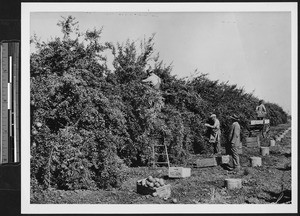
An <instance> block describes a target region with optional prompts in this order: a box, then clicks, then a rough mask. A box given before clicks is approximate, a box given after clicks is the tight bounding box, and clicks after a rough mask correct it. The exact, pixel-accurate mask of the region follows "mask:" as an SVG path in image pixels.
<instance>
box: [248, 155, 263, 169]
mask: <svg viewBox="0 0 300 216" xmlns="http://www.w3.org/2000/svg"><path fill="white" fill-rule="evenodd" d="M250 161H251V166H252V167H257V166H261V158H260V157H250Z"/></svg>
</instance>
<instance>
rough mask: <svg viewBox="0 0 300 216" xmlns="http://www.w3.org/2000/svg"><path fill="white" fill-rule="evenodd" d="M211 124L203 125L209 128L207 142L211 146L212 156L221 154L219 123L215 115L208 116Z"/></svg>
mask: <svg viewBox="0 0 300 216" xmlns="http://www.w3.org/2000/svg"><path fill="white" fill-rule="evenodd" d="M210 118H211V120H212V123H213V124H208V123H205V126H206V127H209V128H210V129H211V130H210V133H209V142H210V143H212V144H213V148H214V154H221V151H220V148H221V141H220V140H221V129H220V121H219V119H217V116H216V114H212V115H211V116H210Z"/></svg>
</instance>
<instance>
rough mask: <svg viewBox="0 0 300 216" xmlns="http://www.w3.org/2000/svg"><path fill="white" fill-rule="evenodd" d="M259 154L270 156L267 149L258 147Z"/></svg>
mask: <svg viewBox="0 0 300 216" xmlns="http://www.w3.org/2000/svg"><path fill="white" fill-rule="evenodd" d="M260 153H261V155H262V156H266V155H269V154H270V149H269V147H260Z"/></svg>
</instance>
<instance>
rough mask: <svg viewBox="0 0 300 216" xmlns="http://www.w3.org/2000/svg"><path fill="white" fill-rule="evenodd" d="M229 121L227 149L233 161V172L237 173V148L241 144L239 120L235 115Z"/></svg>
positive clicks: (238, 165)
mask: <svg viewBox="0 0 300 216" xmlns="http://www.w3.org/2000/svg"><path fill="white" fill-rule="evenodd" d="M230 119H231V120H232V125H231V128H230V133H229V137H228V145H229V146H228V147H229V151H230V154H231V156H232V160H233V168H234V169H235V171H238V170H240V167H241V166H240V158H239V155H238V151H237V149H238V147H240V142H241V138H240V133H241V127H240V124H239V118H238V117H237V116H236V115H232V116H230Z"/></svg>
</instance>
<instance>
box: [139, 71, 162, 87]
mask: <svg viewBox="0 0 300 216" xmlns="http://www.w3.org/2000/svg"><path fill="white" fill-rule="evenodd" d="M147 74H148V77H147V78H146V79H144V80H142V82H144V83H149V84H150V85H151V86H152V87H153V88H155V89H157V90H159V89H160V84H161V78H160V77H159V76H157V75H156V74H155V73H153V72H152V71H151V72H149V70H148V71H147Z"/></svg>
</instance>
